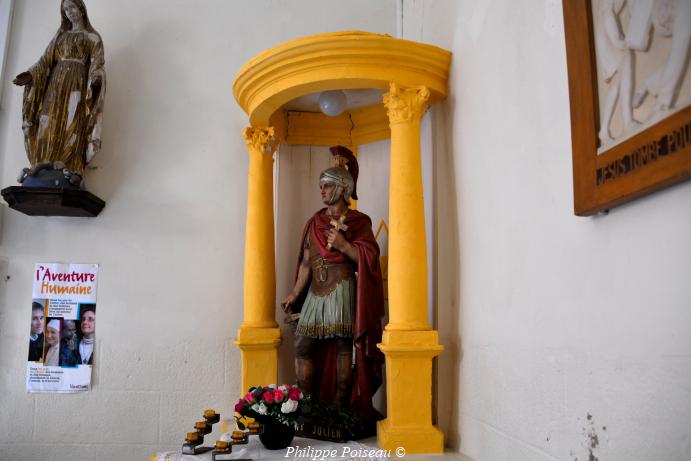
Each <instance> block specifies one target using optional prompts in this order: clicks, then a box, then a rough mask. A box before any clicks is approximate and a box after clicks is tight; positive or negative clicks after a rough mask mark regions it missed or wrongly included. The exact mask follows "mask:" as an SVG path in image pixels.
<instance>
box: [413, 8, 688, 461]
mask: <svg viewBox="0 0 691 461" xmlns="http://www.w3.org/2000/svg"><path fill="white" fill-rule="evenodd" d="M404 3H405V4H406V5H405V7H406V8H408V9H410V10H417V11H418V13H417V14H422V15H423V18H424V19H423V20H422V21H420V20H419V16H415V17H414V18H410V19H409V21H407V22H406V18H405V17H404V29H403V30H404V34H405V36H406V38H413V39H417V40H422V41H424V42H428V43H433V44H437V45H439V46H442V47H444V48H447V49H450V50H451V51H453V53H454V59H453V64H452V74H451V88H450V90H451V92H450V97H449V99H448V100H447V101H446V102H445V103H444V104H442V105H441V106H440V107H439V108H437V109H435V110H434V111H432V113H431V115H430V116H431V117H433V119H434V121H435V130H436V132H437V137H436V139H435V146H434V147H435V156H436V177H435V183H436V187H437V190H436V194H437V200H436V206H437V210H436V213H437V220H438V222H437V234H436V238H437V245H438V248H439V249H438V254H437V256H438V266H437V268H436V271H437V276H438V278H439V280H438V292H437V297H438V303H439V306H438V307H439V308H438V311H439V316H440V321H439V329H440V333H441V335H442V342H443V343H444V345H445V346H446V351H445V352H444V353H443V354H442V356H441V357H440V359H439V367H440V374H439V376H440V378H439V379H440V384H439V387H440V389H439V400H440V407H442V408H448V409H449V410H446V411H444V410H442V411H440V414H439V420H440V424H441V425H442V427H443V428H445V430H446V431H447V435H448V441H449V442H450V444H451V445H452V446H453V447H456V448H458V447H460V449H461V451H462V452H464V453H465V454H467V455H470V456H471V457H472V458H473V459H474V460H476V461H480V460H497V461H504V460H507V459H511V460H526V461H528V460H529V461H535V460H569V461H575V460H576V459H578V460H584V459H600V460H608V461H609V460H622V461H623V460H626V461H632V460H640V461H646V460H652V459H660V460H661V459H664V460H678V461H685V460H688V459H691V433H690V432H689V430H688V428H689V427H691V332H690V330H689V325H691V284H689V274H691V182H686V183H684V184H682V185H678V186H676V187H673V188H670V189H667V190H665V191H662V192H658V193H655V194H653V195H652V196H649V197H646V198H643V199H640V200H637V201H635V202H633V203H631V204H628V205H625V206H622V207H618V208H616V209H613V210H612V211H611V212H610V213H609V215H607V216H598V217H594V218H579V217H576V216H574V214H573V211H572V210H573V205H572V203H573V195H572V180H571V175H572V170H571V140H570V122H569V100H568V87H567V74H566V58H565V48H564V33H563V19H562V10H561V2H559V1H558V0H546V1H542V2H513V1H509V0H503V1H496V0H495V1H485V0H467V1H464V2H456V1H454V0H438V1H436V2H424V1H420V0H417V1H413V0H406V1H405V2H404ZM404 12H405V9H404ZM440 127H441V128H440ZM441 131H444V132H445V133H441ZM457 280H460V284H459V283H457V282H456V281H457ZM596 437H597V443H595V438H596ZM594 445H595V447H594V448H592V447H593V446H594ZM591 450H592V455H593V457H594V458H589V457H590V451H591Z"/></svg>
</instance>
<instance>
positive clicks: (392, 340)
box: [377, 330, 444, 453]
mask: <svg viewBox="0 0 691 461" xmlns="http://www.w3.org/2000/svg"><path fill="white" fill-rule="evenodd" d="M379 348H380V349H381V350H382V352H384V355H385V357H386V408H387V417H386V419H385V420H383V421H380V422H379V423H378V424H377V440H378V441H379V445H380V446H381V447H382V448H385V449H387V450H395V449H396V448H398V447H403V448H404V449H405V451H406V453H443V452H444V434H443V433H442V432H441V431H439V429H437V428H436V427H435V426H434V425H433V424H432V359H433V358H434V357H436V356H437V355H439V354H440V353H441V351H442V350H444V347H443V346H442V345H440V344H439V337H438V334H437V332H436V331H435V330H428V331H402V330H387V331H385V332H384V335H383V337H382V343H381V344H379Z"/></svg>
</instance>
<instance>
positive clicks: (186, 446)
mask: <svg viewBox="0 0 691 461" xmlns="http://www.w3.org/2000/svg"><path fill="white" fill-rule="evenodd" d="M202 443H204V436H203V435H201V434H200V433H199V432H188V433H187V437H185V443H183V444H182V454H183V455H198V454H201V453H206V452H207V451H209V450H211V449H212V448H211V447H200V446H199V445H201V444H202Z"/></svg>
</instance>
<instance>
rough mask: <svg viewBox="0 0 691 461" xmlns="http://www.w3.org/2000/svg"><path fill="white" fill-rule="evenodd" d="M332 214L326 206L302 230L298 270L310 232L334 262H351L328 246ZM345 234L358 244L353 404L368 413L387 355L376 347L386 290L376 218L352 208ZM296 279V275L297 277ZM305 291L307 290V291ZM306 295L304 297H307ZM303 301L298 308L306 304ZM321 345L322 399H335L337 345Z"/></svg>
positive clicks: (372, 409)
mask: <svg viewBox="0 0 691 461" xmlns="http://www.w3.org/2000/svg"><path fill="white" fill-rule="evenodd" d="M331 219H332V218H331V216H328V215H327V214H326V208H322V209H321V210H319V211H317V213H315V214H314V216H312V217H311V218H310V219H309V221H307V224H305V229H304V230H303V232H302V239H301V242H300V253H299V256H298V269H299V265H300V261H301V260H302V256H303V254H302V249H303V248H304V244H305V238H306V237H307V232H311V234H310V243H311V244H312V245H316V246H317V249H318V250H319V253H320V254H321V256H322V258H324V259H325V260H327V261H329V262H332V263H344V262H347V261H350V260H349V259H348V257H347V256H345V255H344V254H342V253H341V252H339V251H337V250H333V251H331V250H329V249H327V247H326V246H327V234H328V233H329V230H331V229H332V228H333V226H331V224H330V222H331ZM345 225H346V226H348V230H346V231H345V232H343V233H344V236H345V238H346V240H348V241H349V242H350V243H351V244H352V245H354V246H355V248H357V251H358V267H357V273H358V277H357V292H356V295H355V322H354V325H353V344H354V345H355V370H354V373H353V391H352V395H351V398H350V408H352V409H354V410H358V411H360V412H364V413H369V414H371V413H373V412H374V408H373V407H372V396H373V395H374V393H375V392H376V391H377V389H378V388H379V386H380V385H381V376H382V375H381V366H382V363H383V362H384V355H383V354H382V352H381V351H380V350H379V348H377V344H379V343H380V342H381V337H382V326H381V322H382V318H383V317H384V290H383V284H382V275H381V268H380V267H379V245H377V241H376V239H375V238H374V234H373V233H372V221H371V219H370V218H369V216H367V215H366V214H364V213H361V212H359V211H357V210H348V212H347V213H346V219H345ZM296 278H297V275H296ZM305 291H306V290H305ZM304 294H305V293H302V295H303V296H301V298H302V299H304ZM302 299H301V300H299V301H298V306H300V308H302ZM324 342H325V343H326V345H325V347H320V348H319V352H318V356H317V358H316V360H317V363H316V364H315V365H316V366H315V368H316V369H317V370H321V377H318V378H317V380H318V386H319V395H320V397H319V399H320V400H321V402H322V403H326V404H331V403H333V400H334V397H335V390H336V347H335V344H334V343H333V341H329V340H324Z"/></svg>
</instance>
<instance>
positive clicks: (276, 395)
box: [274, 389, 285, 402]
mask: <svg viewBox="0 0 691 461" xmlns="http://www.w3.org/2000/svg"><path fill="white" fill-rule="evenodd" d="M283 397H285V394H284V393H283V391H282V390H280V389H274V400H275V401H276V402H283Z"/></svg>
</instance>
